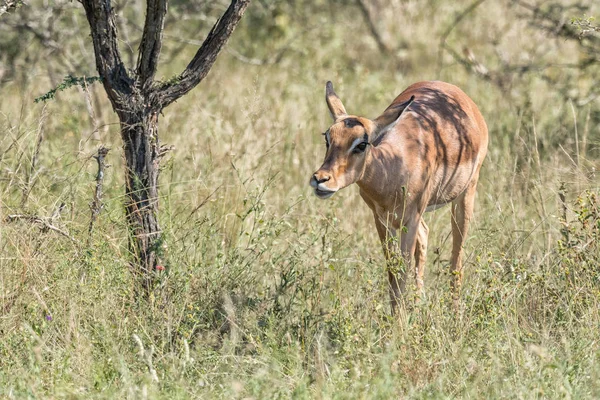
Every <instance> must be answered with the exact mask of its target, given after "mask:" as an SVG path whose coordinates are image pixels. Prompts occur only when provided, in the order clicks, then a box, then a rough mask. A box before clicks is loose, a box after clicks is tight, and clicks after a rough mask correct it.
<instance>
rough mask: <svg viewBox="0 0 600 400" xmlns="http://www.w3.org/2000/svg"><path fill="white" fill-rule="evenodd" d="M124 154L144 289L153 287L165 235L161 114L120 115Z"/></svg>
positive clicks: (136, 265) (134, 248) (134, 250)
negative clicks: (161, 218) (161, 198)
mask: <svg viewBox="0 0 600 400" xmlns="http://www.w3.org/2000/svg"><path fill="white" fill-rule="evenodd" d="M119 119H120V121H121V136H122V138H123V147H124V151H125V161H126V168H127V170H126V172H125V185H126V186H125V196H126V197H125V209H126V213H127V222H128V225H129V231H130V238H129V249H130V251H131V254H132V255H133V257H134V262H133V263H132V266H133V267H132V269H134V272H135V274H136V275H138V276H139V277H140V279H141V283H142V286H143V287H144V288H145V289H146V290H149V289H150V288H151V287H152V276H153V274H152V271H154V270H155V268H156V266H157V265H159V263H160V255H161V244H162V235H161V230H160V228H159V225H158V220H157V214H158V173H159V157H160V147H159V146H160V145H159V141H158V113H157V112H153V111H149V110H144V111H141V112H140V111H138V110H136V109H135V107H134V108H133V109H131V110H124V111H120V112H119Z"/></svg>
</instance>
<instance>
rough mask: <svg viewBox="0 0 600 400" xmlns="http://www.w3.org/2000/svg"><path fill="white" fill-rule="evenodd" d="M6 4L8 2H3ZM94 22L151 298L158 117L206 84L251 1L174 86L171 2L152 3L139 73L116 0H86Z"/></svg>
mask: <svg viewBox="0 0 600 400" xmlns="http://www.w3.org/2000/svg"><path fill="white" fill-rule="evenodd" d="M0 1H2V0H0ZM81 3H82V4H83V7H84V9H85V14H86V17H87V19H88V22H89V24H90V29H91V34H92V35H91V36H92V43H93V45H94V54H95V56H96V68H97V69H98V72H99V73H100V76H101V77H102V82H103V85H104V89H105V90H106V94H107V95H108V98H109V99H110V102H111V104H112V106H113V109H114V110H115V112H116V113H117V114H118V115H119V121H120V122H121V136H122V138H123V147H124V150H125V161H126V164H127V165H126V167H127V171H126V172H125V209H126V214H127V223H128V225H129V231H130V240H129V249H130V251H131V254H132V255H133V258H134V259H133V262H132V270H133V271H134V273H135V274H136V275H137V276H138V277H139V279H140V281H141V283H142V287H143V288H144V289H145V292H146V294H148V293H149V291H150V290H151V289H152V279H153V277H154V274H153V271H154V270H155V269H156V266H157V265H159V264H162V261H161V260H160V258H161V256H162V235H161V230H160V228H159V226H158V220H157V214H158V172H159V159H160V157H161V148H160V144H159V142H158V114H159V113H160V112H162V110H163V109H164V108H165V107H167V106H168V105H169V104H171V103H173V102H174V101H176V100H177V99H179V98H180V97H181V96H183V95H185V94H186V93H188V92H189V91H190V90H192V89H193V88H194V87H195V86H196V85H198V84H199V83H200V81H202V80H203V79H204V78H205V77H206V75H207V74H208V72H209V71H210V69H211V67H212V66H213V64H214V62H215V60H216V59H217V55H218V54H219V53H220V52H221V50H222V49H223V46H225V43H227V40H228V39H229V37H230V36H231V34H232V33H233V30H234V29H235V27H236V26H237V24H238V23H239V22H240V19H241V18H242V15H243V14H244V11H245V10H246V8H247V7H248V4H249V3H250V0H231V3H230V5H229V7H228V8H227V10H226V11H225V13H224V14H223V15H222V17H221V18H219V19H218V20H217V22H215V24H214V25H213V27H212V29H211V30H210V32H209V33H208V35H207V36H206V39H205V40H204V42H203V43H202V46H201V47H200V48H199V49H198V51H197V52H196V54H195V55H194V58H192V60H191V61H190V63H189V64H188V66H187V67H186V68H185V69H184V70H183V71H182V72H181V73H180V74H179V75H178V76H177V79H172V80H170V81H169V82H157V81H155V80H154V75H155V74H156V69H157V65H158V58H159V55H160V49H161V43H162V32H163V28H164V19H165V16H166V13H167V0H146V6H147V7H146V21H145V23H144V31H143V33H142V40H141V43H140V48H139V55H138V63H137V67H136V68H135V70H128V69H127V68H126V67H125V64H124V63H123V61H122V59H121V54H120V52H119V46H118V40H117V39H118V38H117V22H116V21H117V19H116V15H115V11H114V8H113V7H112V4H111V3H112V0H81Z"/></svg>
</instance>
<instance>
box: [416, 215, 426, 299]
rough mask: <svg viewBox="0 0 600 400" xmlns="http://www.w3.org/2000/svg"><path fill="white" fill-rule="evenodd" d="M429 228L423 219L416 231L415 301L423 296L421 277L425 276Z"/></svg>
mask: <svg viewBox="0 0 600 400" xmlns="http://www.w3.org/2000/svg"><path fill="white" fill-rule="evenodd" d="M428 236H429V228H428V227H427V225H426V224H425V221H424V220H423V218H421V222H420V225H419V230H418V231H417V245H416V246H415V283H416V284H417V300H420V299H422V298H423V296H424V295H425V288H424V281H423V277H424V275H425V262H426V260H427V240H428Z"/></svg>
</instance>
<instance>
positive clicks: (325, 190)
mask: <svg viewBox="0 0 600 400" xmlns="http://www.w3.org/2000/svg"><path fill="white" fill-rule="evenodd" d="M327 182H329V183H330V184H331V175H330V174H329V173H328V172H325V171H321V170H319V171H317V172H315V173H314V174H313V176H312V177H311V178H310V186H311V187H312V188H313V189H314V190H315V195H316V196H317V197H318V198H320V199H328V198H330V197H331V196H333V195H334V194H335V192H337V188H335V189H333V188H330V187H328V186H327Z"/></svg>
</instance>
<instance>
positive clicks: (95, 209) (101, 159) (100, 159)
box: [88, 146, 110, 240]
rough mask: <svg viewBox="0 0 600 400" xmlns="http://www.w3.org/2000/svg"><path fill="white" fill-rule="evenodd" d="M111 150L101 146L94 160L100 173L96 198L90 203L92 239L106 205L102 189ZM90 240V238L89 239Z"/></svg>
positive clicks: (98, 174)
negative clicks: (106, 159)
mask: <svg viewBox="0 0 600 400" xmlns="http://www.w3.org/2000/svg"><path fill="white" fill-rule="evenodd" d="M109 151H110V149H109V148H108V147H104V146H100V148H99V149H98V155H95V156H94V158H95V159H96V162H97V163H98V173H97V174H96V190H95V191H94V198H93V199H92V202H91V203H90V210H91V211H92V215H91V218H90V226H89V228H88V234H89V236H90V237H91V235H92V231H93V230H94V222H96V219H97V218H98V215H100V212H101V211H102V209H103V208H104V203H103V202H102V193H103V192H102V189H103V185H104V171H105V170H106V168H108V167H109V165H106V161H105V158H106V155H107V154H108V152H109ZM88 240H89V237H88Z"/></svg>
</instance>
